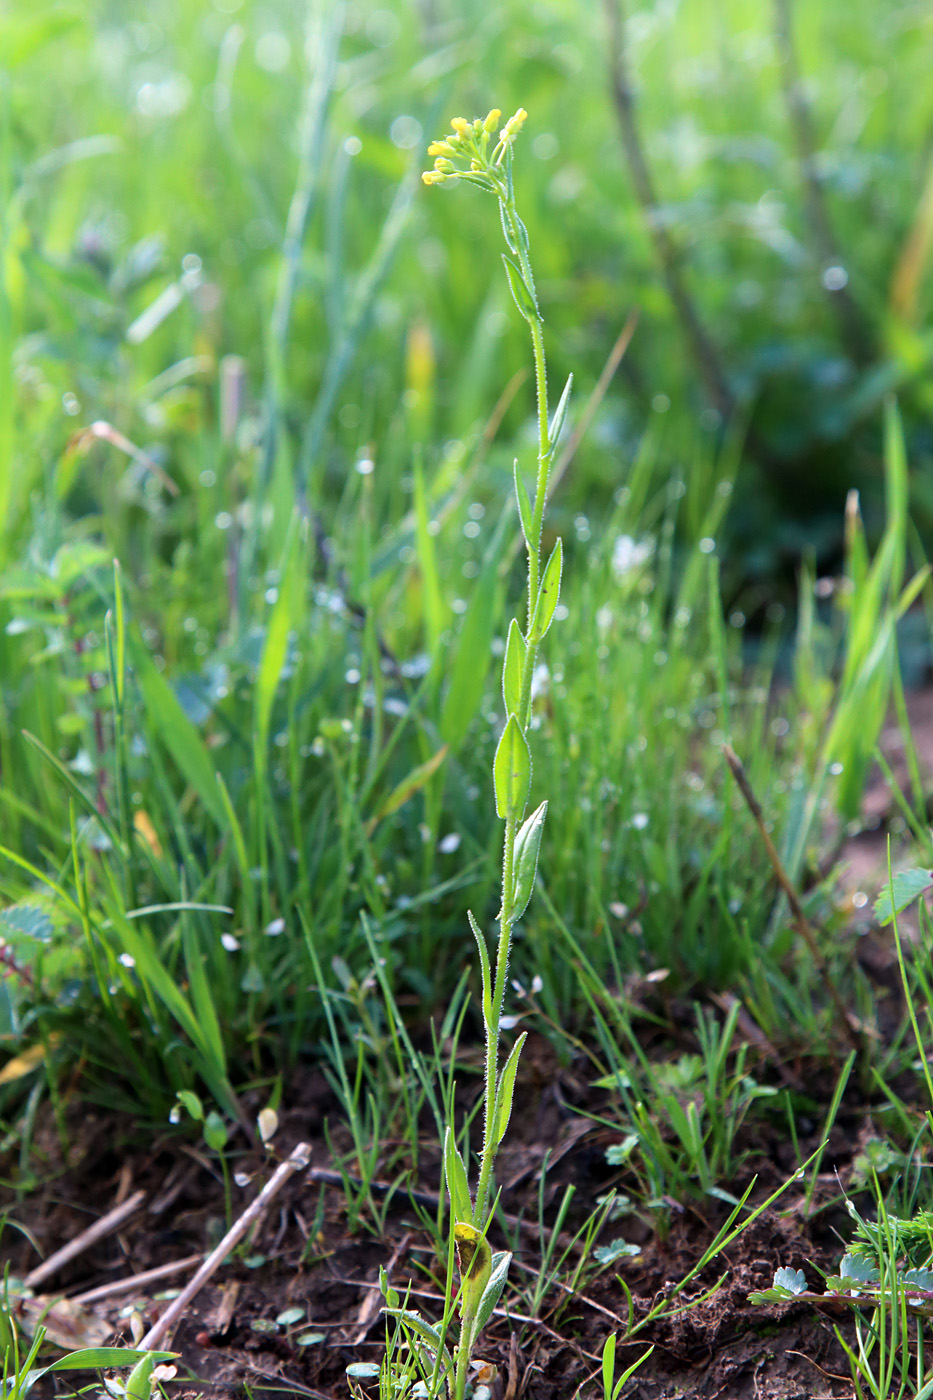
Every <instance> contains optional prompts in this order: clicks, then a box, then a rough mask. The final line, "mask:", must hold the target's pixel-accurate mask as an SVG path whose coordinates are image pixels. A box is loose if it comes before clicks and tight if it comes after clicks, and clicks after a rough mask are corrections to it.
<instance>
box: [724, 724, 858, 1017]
mask: <svg viewBox="0 0 933 1400" xmlns="http://www.w3.org/2000/svg"><path fill="white" fill-rule="evenodd" d="M722 752H723V757H724V758H725V760H726V763H727V764H728V765H729V771H730V773H731V774H732V776H733V778H734V779H735V781H736V785H737V786H738V789H739V792H740V793H741V794H742V796H743V797H744V799H745V803H746V805H747V807H748V810H749V811H750V812H751V814H752V816H753V817H754V818H755V825H756V826H757V827H758V832H759V834H760V836H761V839H762V842H763V844H764V848H765V850H766V851H767V853H768V859H769V860H770V862H771V868H772V869H773V871H774V874H775V876H776V877H777V882H778V884H779V885H780V887H781V889H782V891H783V893H784V895H785V897H786V899H787V903H788V905H789V906H790V911H791V916H792V917H793V920H794V927H795V928H796V930H797V932H798V933H799V934H800V936H801V938H802V939H803V940H804V942H805V943H806V945H807V947H808V948H809V950H810V953H811V956H812V957H813V962H814V964H815V966H816V970H817V972H818V973H819V975H820V980H821V981H822V983H823V986H824V987H825V988H826V992H827V994H828V995H829V998H830V1000H831V1001H832V1003H833V1005H834V1006H835V1008H836V1011H837V1013H838V1015H839V1019H840V1020H841V1022H842V1024H843V1025H844V1026H845V1028H846V1035H847V1037H848V1039H849V1040H850V1041H852V1042H853V1043H856V1044H857V1043H858V1042H857V1037H856V1036H855V1032H854V1031H853V1029H852V1025H851V1022H850V1020H849V1012H848V1010H847V1008H846V1006H845V1004H844V1003H843V1000H842V998H841V997H840V995H839V989H838V987H837V986H836V985H835V983H834V982H833V979H832V978H831V977H830V975H829V970H828V968H827V966H826V959H825V958H824V957H823V954H822V952H821V951H820V947H819V944H818V943H817V941H816V934H815V933H814V932H813V929H812V928H811V926H810V922H809V920H808V919H807V916H806V914H805V913H804V912H803V905H802V904H801V903H800V897H799V895H798V894H797V891H796V889H795V888H794V884H793V881H792V880H791V878H790V876H789V875H788V873H787V871H786V870H785V869H784V862H783V861H782V860H781V857H780V856H779V854H778V850H777V847H776V846H775V844H774V842H773V841H772V839H771V833H770V831H769V830H768V827H767V824H766V823H765V817H764V812H763V811H762V808H761V803H760V802H759V801H758V798H757V797H756V796H755V794H754V792H753V791H752V785H751V783H750V782H749V781H748V774H747V773H746V772H745V768H744V766H743V764H742V760H741V759H740V758H739V756H738V754H737V753H736V752H735V750H734V749H733V748H732V747H731V745H729V744H723V746H722Z"/></svg>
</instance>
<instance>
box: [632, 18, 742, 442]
mask: <svg viewBox="0 0 933 1400" xmlns="http://www.w3.org/2000/svg"><path fill="white" fill-rule="evenodd" d="M604 8H605V11H606V28H607V31H608V37H609V76H610V82H611V86H612V98H613V103H614V106H615V111H616V117H617V119H618V123H619V134H620V136H621V138H622V148H623V150H624V152H625V159H626V162H627V163H628V168H629V173H630V175H631V177H632V186H633V188H634V191H635V198H636V199H637V201H638V204H639V206H640V208H641V211H642V216H643V218H644V222H645V228H646V230H647V233H648V237H649V238H650V239H651V242H652V244H653V245H654V251H655V256H656V257H657V260H658V265H659V267H660V269H661V276H662V277H663V279H664V284H665V286H666V287H667V294H668V296H669V297H670V299H671V305H672V306H673V308H674V313H675V315H676V316H677V319H678V321H679V322H680V327H681V330H682V331H683V334H684V337H685V339H686V341H687V344H688V346H689V347H690V353H691V355H692V357H693V362H694V365H695V367H696V370H697V373H698V374H699V376H700V378H701V380H702V381H703V383H704V384H705V385H706V391H707V393H708V394H709V396H710V398H711V399H712V401H713V404H714V405H715V407H716V408H717V410H718V411H719V413H720V414H721V415H722V417H723V418H724V419H727V418H730V417H731V416H732V412H733V409H734V408H735V396H734V395H733V393H732V390H731V389H730V387H729V384H728V382H727V380H726V376H725V373H724V372H723V369H722V366H721V364H720V362H719V354H718V352H717V350H716V347H715V345H714V344H713V342H712V340H711V338H710V336H709V335H708V334H707V331H706V328H705V326H704V325H703V323H702V321H701V320H700V314H699V312H698V311H697V308H696V306H695V304H694V301H693V298H692V296H691V295H690V292H689V291H688V290H687V284H686V282H685V280H684V277H683V274H682V272H681V268H680V263H681V251H680V248H679V247H678V245H677V244H676V242H675V241H674V238H673V236H672V234H671V232H670V230H669V229H668V228H667V227H666V226H665V224H664V221H663V219H662V217H661V212H662V211H661V207H660V201H659V199H658V196H657V192H656V190H655V186H654V177H653V176H652V173H651V169H650V167H649V165H648V157H647V155H646V154H645V146H644V141H643V140H642V135H641V129H640V127H639V124H638V114H637V112H636V109H635V92H634V88H633V85H632V78H631V73H630V71H629V61H628V47H627V44H626V36H625V26H626V14H625V9H624V3H623V0H604Z"/></svg>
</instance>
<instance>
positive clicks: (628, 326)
mask: <svg viewBox="0 0 933 1400" xmlns="http://www.w3.org/2000/svg"><path fill="white" fill-rule="evenodd" d="M638 316H639V310H638V308H637V307H636V309H635V310H634V311H632V312H631V314H630V315H629V317H628V320H627V321H626V322H625V325H624V326H623V327H622V329H621V330H620V331H619V334H618V336H617V337H616V343H615V345H613V347H612V349H611V350H610V351H609V358H608V359H607V360H606V363H605V364H604V365H603V369H602V373H601V374H600V376H599V378H598V379H597V381H596V386H595V388H594V389H593V392H592V393H591V394H590V396H589V398H588V399H587V401H586V406H585V407H584V409H583V412H582V413H581V414H580V421H579V423H578V424H577V426H576V427H575V428H574V430H573V432H572V433H571V434H570V437H569V438H568V440H567V446H566V447H565V448H564V449H563V451H562V452H561V454H560V456H559V457H558V459H557V463H556V465H555V467H554V470H553V471H552V472H551V482H550V485H549V487H548V492H549V493H553V491H554V488H555V487H556V486H557V485H558V483H559V482H560V480H561V478H562V477H563V475H564V473H565V472H566V470H567V468H568V467H569V466H570V463H571V462H572V461H573V458H574V455H575V453H576V450H577V448H578V447H579V446H580V443H581V442H582V440H583V438H584V436H585V435H586V433H587V430H588V429H589V426H590V424H591V423H592V421H593V419H594V418H595V416H596V410H597V409H598V408H599V405H600V404H601V403H602V401H603V399H604V398H605V397H606V390H607V389H608V388H609V385H610V384H611V383H612V379H613V376H614V374H615V372H616V370H617V369H618V368H619V365H620V364H621V363H622V357H623V355H624V354H625V352H626V350H627V349H628V348H629V346H630V345H631V343H632V336H633V335H634V334H635V327H636V326H637V325H638Z"/></svg>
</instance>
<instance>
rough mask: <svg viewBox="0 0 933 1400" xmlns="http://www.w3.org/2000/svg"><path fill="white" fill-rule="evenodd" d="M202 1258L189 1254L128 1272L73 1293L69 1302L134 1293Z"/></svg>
mask: <svg viewBox="0 0 933 1400" xmlns="http://www.w3.org/2000/svg"><path fill="white" fill-rule="evenodd" d="M203 1259H204V1255H203V1254H189V1255H187V1256H186V1257H185V1258H184V1259H173V1260H172V1262H171V1263H170V1264H159V1265H157V1266H156V1268H154V1269H144V1270H143V1272H142V1273H141V1274H128V1275H127V1276H126V1278H118V1279H114V1281H113V1283H102V1284H101V1285H100V1287H99V1288H89V1289H88V1291H87V1292H86V1293H75V1294H74V1295H73V1296H72V1297H71V1298H69V1300H68V1301H69V1302H70V1303H82V1304H85V1303H99V1302H100V1301H101V1300H102V1299H103V1298H116V1297H118V1296H119V1294H121V1293H134V1292H135V1291H136V1290H137V1289H138V1288H147V1287H148V1286H149V1284H150V1283H158V1282H159V1280H160V1279H163V1278H171V1277H172V1275H173V1274H184V1273H187V1272H188V1270H189V1269H194V1268H196V1266H197V1265H198V1264H200V1263H201V1262H202V1261H203Z"/></svg>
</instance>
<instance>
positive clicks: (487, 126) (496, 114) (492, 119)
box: [483, 107, 502, 134]
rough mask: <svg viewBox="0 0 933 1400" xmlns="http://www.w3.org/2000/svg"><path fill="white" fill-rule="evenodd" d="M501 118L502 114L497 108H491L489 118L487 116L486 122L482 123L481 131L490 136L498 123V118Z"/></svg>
mask: <svg viewBox="0 0 933 1400" xmlns="http://www.w3.org/2000/svg"><path fill="white" fill-rule="evenodd" d="M501 116H502V113H501V112H500V111H499V108H498V107H493V109H492V111H491V112H490V113H489V116H488V117H487V118H486V120H485V121H484V122H483V130H484V131H485V132H486V133H487V134H491V133H492V132H493V131H495V129H496V127H497V125H498V123H499V118H500V117H501Z"/></svg>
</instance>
